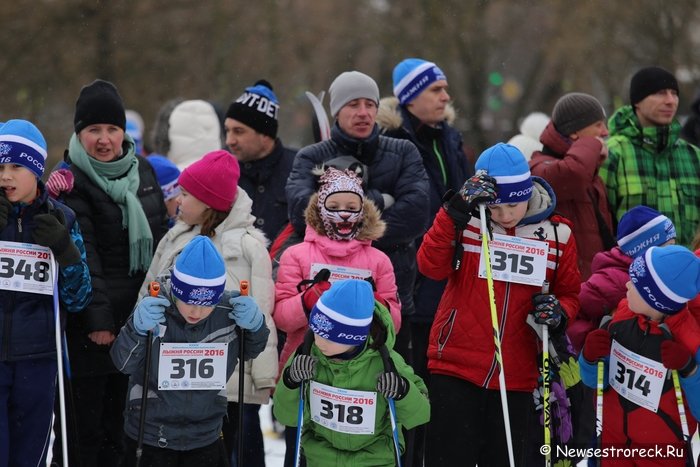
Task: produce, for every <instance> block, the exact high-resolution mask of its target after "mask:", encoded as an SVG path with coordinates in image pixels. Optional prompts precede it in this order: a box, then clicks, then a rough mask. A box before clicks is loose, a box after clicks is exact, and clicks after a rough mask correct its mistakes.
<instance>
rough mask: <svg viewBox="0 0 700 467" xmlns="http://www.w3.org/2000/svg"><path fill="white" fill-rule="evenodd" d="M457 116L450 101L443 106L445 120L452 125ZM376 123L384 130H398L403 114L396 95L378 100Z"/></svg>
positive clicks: (401, 123)
mask: <svg viewBox="0 0 700 467" xmlns="http://www.w3.org/2000/svg"><path fill="white" fill-rule="evenodd" d="M456 117H457V111H456V110H455V108H454V107H453V106H452V104H451V103H449V104H447V107H445V121H446V122H447V124H448V125H452V124H453V123H454V121H455V118H456ZM377 125H379V127H380V128H381V130H382V132H384V131H393V130H398V129H399V128H401V125H403V116H402V115H401V109H400V108H399V99H398V98H396V97H384V98H382V99H381V100H380V101H379V111H378V112H377Z"/></svg>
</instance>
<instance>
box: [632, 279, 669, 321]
mask: <svg viewBox="0 0 700 467" xmlns="http://www.w3.org/2000/svg"><path fill="white" fill-rule="evenodd" d="M625 285H626V287H627V302H628V305H629V307H630V310H632V311H633V312H635V313H637V314H638V315H642V316H646V317H648V318H649V319H651V320H653V321H662V320H663V319H664V317H665V316H666V315H664V314H663V313H661V312H660V311H657V310H655V309H654V308H652V307H650V306H649V304H648V303H647V302H645V301H644V299H643V298H642V296H641V295H640V294H639V291H638V290H637V288H636V287H635V286H634V284H633V283H632V281H627V284H625Z"/></svg>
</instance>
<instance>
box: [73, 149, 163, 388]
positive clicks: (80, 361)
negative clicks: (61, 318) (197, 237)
mask: <svg viewBox="0 0 700 467" xmlns="http://www.w3.org/2000/svg"><path fill="white" fill-rule="evenodd" d="M137 158H138V161H139V178H140V180H141V183H140V185H139V189H138V192H137V196H138V198H139V200H140V201H141V205H142V206H143V210H144V212H145V214H146V217H147V218H148V223H149V225H150V227H151V233H152V234H153V248H154V251H155V247H156V245H158V242H159V241H160V239H161V238H162V237H163V235H164V234H165V232H166V231H167V213H166V209H165V203H164V202H163V192H162V191H161V189H160V185H158V181H157V180H156V176H155V172H154V171H153V168H152V167H151V165H150V164H149V163H148V162H147V161H146V159H144V158H142V157H139V156H137ZM68 162H69V163H70V161H68ZM70 170H71V172H73V175H74V176H75V184H74V187H73V190H72V191H71V192H70V193H66V194H65V195H64V200H65V203H66V204H67V205H68V206H69V207H70V208H71V209H73V211H75V214H76V216H77V219H78V222H79V224H80V228H81V230H82V232H83V239H84V241H85V250H86V252H87V263H88V267H89V268H90V276H91V278H92V289H93V298H92V302H91V303H90V304H89V305H88V306H87V308H85V310H83V312H82V313H79V314H75V315H69V316H68V323H67V336H68V348H69V352H70V356H71V364H72V366H73V373H74V374H76V375H78V376H80V375H86V374H93V375H94V374H105V373H113V372H116V371H117V370H116V369H115V368H114V365H113V364H112V361H111V359H110V357H109V346H106V345H96V344H95V343H93V342H92V341H91V340H90V339H89V338H88V337H87V336H88V334H89V333H91V332H93V331H106V330H109V331H112V332H113V333H114V334H116V333H117V332H118V331H119V330H120V329H121V327H122V326H123V325H124V322H125V321H126V318H127V317H128V316H129V314H130V313H131V310H133V308H134V304H135V303H136V297H137V295H138V291H139V288H140V287H141V284H142V283H143V280H144V277H145V275H146V271H139V272H138V273H136V274H134V275H131V276H130V275H129V232H128V230H127V229H124V228H123V227H122V213H121V209H120V208H119V205H117V204H116V203H115V202H114V201H112V199H111V198H110V197H109V196H108V195H107V193H105V192H104V191H103V190H102V189H101V188H99V187H98V186H97V185H95V184H94V183H93V182H92V181H91V180H90V179H89V178H88V177H87V175H86V174H85V173H84V172H83V171H81V170H80V169H79V168H77V167H76V166H74V165H71V167H70Z"/></svg>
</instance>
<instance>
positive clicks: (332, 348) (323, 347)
mask: <svg viewBox="0 0 700 467" xmlns="http://www.w3.org/2000/svg"><path fill="white" fill-rule="evenodd" d="M314 344H316V347H318V350H320V351H321V353H322V354H323V355H325V356H326V357H332V356H334V355H340V354H343V353H345V352H347V351H348V350H350V349H352V348H353V347H354V346H353V345H347V344H338V343H336V342H333V341H329V340H328V339H325V338H323V337H321V336H319V335H318V334H314Z"/></svg>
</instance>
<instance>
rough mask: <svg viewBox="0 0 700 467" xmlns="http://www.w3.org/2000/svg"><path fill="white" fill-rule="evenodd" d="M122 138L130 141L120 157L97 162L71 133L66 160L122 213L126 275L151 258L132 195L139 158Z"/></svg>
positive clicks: (142, 218)
mask: <svg viewBox="0 0 700 467" xmlns="http://www.w3.org/2000/svg"><path fill="white" fill-rule="evenodd" d="M124 138H125V139H126V140H127V141H128V142H129V143H131V144H129V145H127V146H129V150H128V152H127V153H126V155H124V156H123V157H120V158H119V159H115V160H113V161H110V162H101V161H98V160H97V159H95V158H93V157H91V156H90V155H89V154H88V153H87V152H86V151H85V148H84V147H83V145H82V144H81V143H80V141H79V140H78V135H76V134H75V133H73V136H71V139H70V143H69V144H68V152H69V154H70V161H71V163H72V164H74V165H75V166H76V167H77V168H79V169H80V170H82V171H83V172H84V173H85V175H87V177H88V178H89V179H90V180H91V181H92V182H93V183H94V184H95V185H97V186H98V187H99V188H101V189H102V190H103V191H104V192H105V193H107V196H109V197H110V198H111V199H112V201H114V202H115V203H116V204H117V205H118V206H119V209H121V212H122V227H123V228H125V229H127V230H128V231H129V275H132V274H133V273H135V272H136V271H148V267H149V266H150V265H151V260H152V259H153V234H152V233H151V227H150V226H149V224H148V219H147V218H146V214H145V213H144V212H143V207H142V206H141V201H139V199H138V197H137V196H136V192H137V190H138V188H139V182H140V179H139V161H138V159H137V158H136V154H135V153H134V141H133V139H132V138H131V136H129V135H128V134H124Z"/></svg>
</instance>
